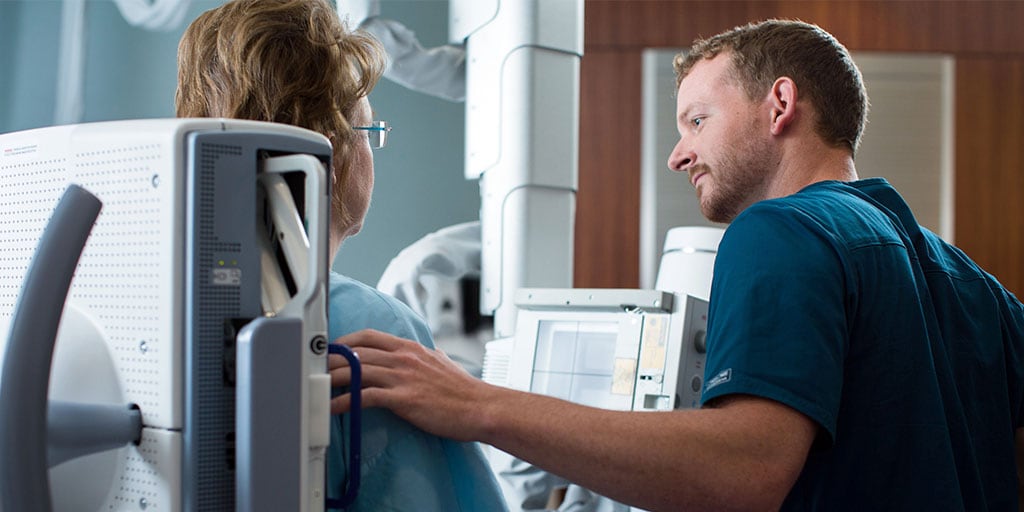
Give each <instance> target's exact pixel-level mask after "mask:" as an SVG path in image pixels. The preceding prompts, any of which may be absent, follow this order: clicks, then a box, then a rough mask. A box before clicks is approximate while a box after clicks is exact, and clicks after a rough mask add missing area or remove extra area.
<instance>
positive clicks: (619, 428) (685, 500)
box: [331, 331, 817, 510]
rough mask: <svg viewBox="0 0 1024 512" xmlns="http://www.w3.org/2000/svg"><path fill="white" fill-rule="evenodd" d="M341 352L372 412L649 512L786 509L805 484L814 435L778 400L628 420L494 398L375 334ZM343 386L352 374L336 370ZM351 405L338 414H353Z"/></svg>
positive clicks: (507, 392)
mask: <svg viewBox="0 0 1024 512" xmlns="http://www.w3.org/2000/svg"><path fill="white" fill-rule="evenodd" d="M337 341H338V342H341V343H344V344H346V345H349V346H350V347H352V348H353V349H355V351H356V353H357V354H358V355H359V358H360V361H361V362H362V363H363V383H364V389H363V403H364V406H366V407H386V408H389V409H391V410H393V411H394V412H395V413H396V414H398V415H399V416H401V417H403V418H405V419H406V420H408V421H410V422H412V423H413V424H415V425H417V426H419V427H420V428H422V429H424V430H427V431H429V432H431V433H434V434H436V435H439V436H443V437H449V438H453V439H459V440H467V441H468V440H472V441H481V442H484V443H487V444H491V445H493V446H496V447H498V448H500V449H502V450H504V451H507V452H509V453H511V454H513V455H516V456H518V457H520V458H522V459H524V460H526V461H529V462H531V463H533V464H535V465H537V466H540V467H542V468H544V469H546V470H548V471H550V472H552V473H555V474H558V475H560V476H563V477H565V478H567V479H569V480H571V481H573V482H575V483H578V484H580V485H582V486H585V487H587V488H590V489H593V490H594V491H596V492H598V493H601V494H604V495H606V496H608V497H611V498H613V499H616V500H619V501H622V502H625V503H630V504H633V505H636V506H640V507H643V508H646V509H650V510H679V509H681V508H695V509H715V510H727V509H733V508H735V509H742V510H760V509H777V508H778V507H779V505H781V503H782V500H783V499H784V498H785V496H786V494H787V493H788V492H789V489H790V488H791V487H792V485H793V482H794V481H795V480H796V478H797V476H798V475H799V474H800V470H801V469H802V467H803V464H804V461H805V459H806V457H807V453H808V451H809V449H810V446H811V443H812V442H813V440H814V436H815V434H816V432H817V426H816V424H815V423H814V422H812V421H811V420H810V419H809V418H807V417H806V416H804V415H803V414H801V413H799V412H797V411H795V410H794V409H791V408H789V407H787V406H785V405H782V404H780V403H778V402H774V401H771V400H766V399H762V398H756V397H750V396H741V395H737V396H731V397H724V398H723V399H721V400H719V401H718V402H716V403H715V404H714V405H715V406H714V407H711V408H705V409H700V410H692V411H674V412H663V413H655V412H621V411H608V410H603V409H596V408H592V407H586V406H581V405H578V404H572V403H569V402H565V401H562V400H558V399H555V398H550V397H546V396H541V395H536V394H530V393H523V392H519V391H514V390H511V389H506V388H501V387H497V386H492V385H490V384H487V383H484V382H482V381H479V380H477V379H475V378H473V377H472V376H470V375H469V374H467V373H465V372H464V371H462V369H461V368H459V367H458V366H457V365H455V364H454V363H452V362H451V361H450V360H448V359H447V357H445V356H444V354H443V353H441V352H439V351H432V350H429V349H425V348H424V347H422V346H420V345H419V344H417V343H412V342H408V341H406V340H402V339H400V338H396V337H394V336H390V335H387V334H384V333H380V332H376V331H360V332H358V333H354V334H351V335H348V336H345V337H343V338H339V340H337ZM331 368H332V372H331V373H332V381H333V384H334V385H336V386H337V385H345V384H347V382H348V368H347V367H345V366H344V365H343V364H342V363H340V362H339V361H338V360H337V359H332V363H331ZM348 399H349V395H343V396H341V397H338V398H336V399H335V400H334V403H333V404H332V412H335V413H338V412H344V411H346V410H347V408H348Z"/></svg>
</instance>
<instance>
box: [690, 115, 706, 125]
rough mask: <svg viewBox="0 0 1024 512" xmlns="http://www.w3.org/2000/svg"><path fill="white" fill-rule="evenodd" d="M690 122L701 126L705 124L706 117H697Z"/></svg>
mask: <svg viewBox="0 0 1024 512" xmlns="http://www.w3.org/2000/svg"><path fill="white" fill-rule="evenodd" d="M690 122H691V123H693V125H694V126H697V127H699V126H700V125H702V124H704V118H703V117H695V118H693V120H692V121H690Z"/></svg>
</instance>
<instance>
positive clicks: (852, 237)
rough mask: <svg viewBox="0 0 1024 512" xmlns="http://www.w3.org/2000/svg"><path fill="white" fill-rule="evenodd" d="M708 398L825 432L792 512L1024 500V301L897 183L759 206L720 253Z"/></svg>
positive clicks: (834, 185) (985, 505)
mask: <svg viewBox="0 0 1024 512" xmlns="http://www.w3.org/2000/svg"><path fill="white" fill-rule="evenodd" d="M707 348H708V352H707V366H706V369H705V372H706V373H705V377H706V378H705V390H704V393H703V396H702V400H703V401H704V402H709V401H713V400H715V399H716V398H719V397H722V396H725V395H730V394H746V395H755V396H760V397H764V398H768V399H771V400H775V401H778V402H781V403H783V404H786V405H788V406H790V407H792V408H794V409H796V410H797V411H800V412H801V413H803V414H804V415H806V416H807V417H808V418H810V419H811V420H813V421H814V422H816V423H817V424H818V426H819V427H820V429H819V432H820V433H819V435H818V438H817V440H816V442H815V444H814V446H813V448H812V450H811V453H810V454H809V456H808V458H807V461H806V463H805V466H804V469H803V471H802V473H801V474H800V476H799V478H798V479H797V482H796V484H795V485H794V486H793V488H792V490H791V492H790V494H789V496H788V497H787V499H786V501H785V503H784V505H783V507H782V509H783V510H857V511H864V510H929V511H935V510H957V511H961V510H966V511H975V510H1017V479H1016V477H1017V469H1016V467H1015V465H1014V437H1013V436H1014V429H1015V428H1017V427H1020V426H1021V424H1022V416H1024V415H1022V412H1024V311H1022V306H1021V303H1020V302H1019V301H1018V300H1017V299H1016V298H1015V297H1014V296H1013V295H1012V294H1011V293H1009V292H1008V291H1006V290H1005V289H1004V288H1003V287H1002V286H1001V285H1000V284H999V283H998V282H996V280H995V279H994V278H993V277H992V276H991V275H989V274H987V273H985V272H984V271H983V270H981V269H980V268H979V267H978V266H977V265H976V264H975V263H974V262H973V261H971V260H970V259H969V258H968V257H967V256H966V255H965V254H964V253H963V252H961V251H960V250H959V249H957V248H955V247H953V246H952V245H950V244H947V243H945V242H944V241H942V240H941V239H940V238H939V237H938V236H936V235H935V234H933V233H931V232H929V231H928V230H927V229H924V228H922V227H920V226H919V225H918V223H917V222H916V220H914V217H913V215H912V214H911V212H910V209H909V207H908V206H907V205H906V203H905V202H904V201H903V199H902V198H901V197H900V196H899V194H898V193H897V192H896V190H895V189H893V188H892V187H891V186H889V184H888V183H886V182H885V180H882V179H877V178H876V179H867V180H862V181H857V182H853V183H842V182H822V183H817V184H814V185H810V186H808V187H807V188H805V189H803V190H801V191H800V192H798V193H796V194H794V195H791V196H788V197H783V198H779V199H772V200H768V201H762V202H759V203H756V204H754V205H752V206H751V207H749V208H748V209H747V210H745V211H744V212H743V213H741V214H740V215H739V216H737V218H736V219H735V220H734V221H733V223H732V224H731V225H730V226H729V228H728V229H727V230H726V232H725V235H724V237H723V239H722V242H721V245H720V246H719V252H718V254H717V257H716V261H715V269H714V280H713V284H712V289H711V302H710V310H709V317H708V334H707Z"/></svg>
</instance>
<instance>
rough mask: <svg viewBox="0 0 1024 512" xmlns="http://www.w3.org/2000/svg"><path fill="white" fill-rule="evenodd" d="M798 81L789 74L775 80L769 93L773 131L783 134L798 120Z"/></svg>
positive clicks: (776, 133) (774, 133)
mask: <svg viewBox="0 0 1024 512" xmlns="http://www.w3.org/2000/svg"><path fill="white" fill-rule="evenodd" d="M796 100H797V90H796V83H795V82H793V79H792V78H789V77H788V76H782V77H779V78H777V79H776V80H775V83H773V84H772V89H771V91H770V92H769V94H768V102H769V104H770V106H771V133H772V135H781V134H782V133H783V132H785V131H786V128H787V127H788V126H789V125H790V124H792V123H793V122H794V121H796Z"/></svg>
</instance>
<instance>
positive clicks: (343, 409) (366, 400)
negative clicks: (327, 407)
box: [331, 388, 385, 415]
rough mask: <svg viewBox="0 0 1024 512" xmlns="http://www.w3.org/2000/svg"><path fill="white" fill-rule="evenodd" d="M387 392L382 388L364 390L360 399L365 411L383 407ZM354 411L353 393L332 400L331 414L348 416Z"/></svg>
mask: <svg viewBox="0 0 1024 512" xmlns="http://www.w3.org/2000/svg"><path fill="white" fill-rule="evenodd" d="M384 394H385V391H384V390H382V389H380V388H368V389H363V392H362V393H361V395H360V397H359V399H360V400H361V404H362V408H363V409H371V408H374V407H383V405H382V404H381V400H382V399H383V397H384ZM351 409H352V393H345V394H343V395H338V396H336V397H334V398H332V399H331V414H332V415H337V414H348V413H349V411H350V410H351Z"/></svg>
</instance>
